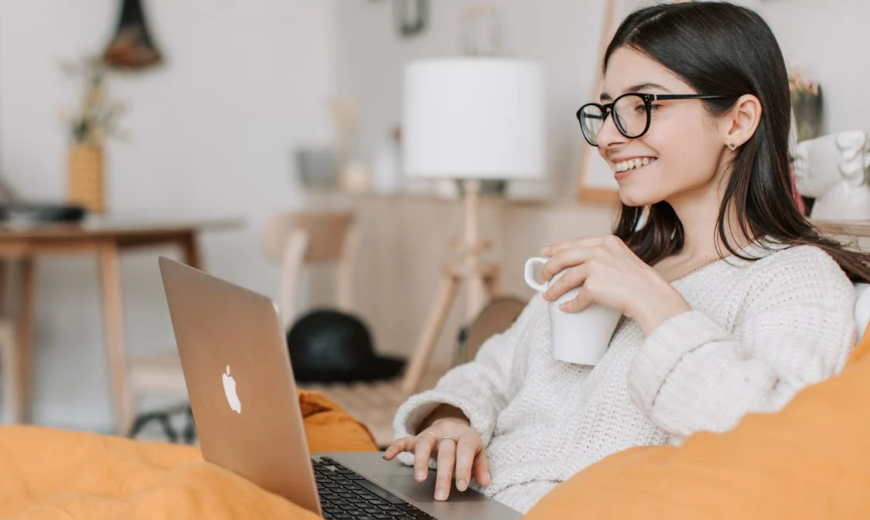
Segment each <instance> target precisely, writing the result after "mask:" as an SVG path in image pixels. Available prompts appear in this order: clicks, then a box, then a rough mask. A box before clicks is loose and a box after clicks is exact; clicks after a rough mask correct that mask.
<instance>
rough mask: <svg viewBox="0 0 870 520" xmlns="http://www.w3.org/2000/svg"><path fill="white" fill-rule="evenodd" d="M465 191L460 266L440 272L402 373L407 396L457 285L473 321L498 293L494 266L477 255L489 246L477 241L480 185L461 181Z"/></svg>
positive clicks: (420, 373)
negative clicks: (463, 285)
mask: <svg viewBox="0 0 870 520" xmlns="http://www.w3.org/2000/svg"><path fill="white" fill-rule="evenodd" d="M463 188H464V190H465V236H464V240H463V243H462V247H461V249H460V252H461V257H462V260H461V262H460V263H456V264H448V265H446V266H445V267H444V269H443V275H442V278H441V284H440V286H439V288H438V292H437V294H436V296H435V301H434V303H433V306H432V309H431V311H430V313H429V317H428V319H427V320H426V324H425V326H424V327H423V331H422V333H421V335H420V338H419V340H418V341H417V346H416V348H415V349H414V354H413V355H412V356H411V360H410V362H409V364H408V368H407V370H406V372H405V379H404V381H403V382H402V390H403V391H404V392H405V393H406V394H407V395H410V394H412V393H413V392H414V391H416V389H417V386H418V385H419V384H420V380H421V379H422V378H423V374H424V373H425V371H426V366H427V365H428V364H429V361H430V359H431V357H432V352H433V350H434V349H435V344H436V343H437V341H438V338H439V337H440V336H441V333H442V330H443V328H444V322H445V321H447V316H448V315H449V313H450V308H451V306H452V305H453V303H454V301H455V299H456V294H457V292H458V290H459V285H460V284H461V283H463V282H464V283H465V285H466V287H465V289H466V316H467V319H468V321H469V322H471V321H473V320H474V318H475V317H476V316H477V314H478V313H479V312H480V311H481V309H482V308H483V306H484V304H485V302H484V299H485V298H486V297H487V296H488V297H489V298H492V297H494V296H495V295H496V294H497V293H498V286H497V283H498V271H499V266H498V265H497V264H492V263H488V264H483V263H481V261H480V254H481V252H482V251H484V250H486V249H487V248H488V244H487V243H484V242H481V241H480V240H479V239H478V206H479V203H480V197H479V195H480V181H476V180H466V181H463Z"/></svg>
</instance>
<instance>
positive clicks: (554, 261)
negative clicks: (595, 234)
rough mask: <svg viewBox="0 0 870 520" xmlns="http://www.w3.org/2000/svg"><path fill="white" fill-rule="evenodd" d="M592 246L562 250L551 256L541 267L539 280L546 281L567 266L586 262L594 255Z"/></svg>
mask: <svg viewBox="0 0 870 520" xmlns="http://www.w3.org/2000/svg"><path fill="white" fill-rule="evenodd" d="M596 254H597V253H596V250H595V249H594V248H588V247H587V248H579V249H578V248H575V249H569V250H568V251H563V252H561V253H558V254H556V255H555V256H553V257H551V258H550V260H548V261H547V263H546V264H544V267H542V268H541V280H543V281H545V282H546V281H548V280H549V279H550V278H552V277H553V276H554V275H556V274H558V273H560V272H562V271H563V270H564V269H566V268H568V267H574V266H577V265H582V264H583V263H585V262H588V261H589V260H591V259H592V258H594V257H595V255H596ZM562 278H564V276H563V277H562Z"/></svg>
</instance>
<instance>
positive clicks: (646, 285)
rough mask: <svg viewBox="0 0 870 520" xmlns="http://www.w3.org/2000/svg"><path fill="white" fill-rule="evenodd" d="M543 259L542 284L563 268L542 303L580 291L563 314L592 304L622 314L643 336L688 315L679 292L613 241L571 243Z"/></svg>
mask: <svg viewBox="0 0 870 520" xmlns="http://www.w3.org/2000/svg"><path fill="white" fill-rule="evenodd" d="M544 254H545V255H546V256H548V257H549V261H548V262H547V263H546V264H545V265H544V267H543V270H542V272H541V277H542V278H543V280H544V281H549V280H550V278H552V277H553V276H554V275H555V274H557V273H559V272H561V271H562V270H564V269H568V271H566V272H565V274H564V275H562V276H561V277H559V279H558V280H556V281H555V282H554V283H553V285H552V286H551V287H550V288H549V289H548V290H547V292H545V293H544V298H545V299H546V300H547V301H554V300H557V299H558V298H559V297H561V296H562V295H563V294H565V293H566V292H568V291H570V290H571V289H574V288H578V287H579V288H580V289H579V291H578V293H577V296H576V297H575V298H574V299H572V300H569V301H567V302H564V303H562V304H561V306H560V308H561V309H562V310H563V311H566V312H579V311H582V310H583V309H585V308H586V307H588V306H589V305H591V304H593V303H597V304H600V305H604V306H605V307H610V308H613V309H617V310H619V311H621V312H622V314H624V315H625V316H626V317H628V318H631V319H633V320H635V321H636V322H637V323H638V325H640V328H641V330H642V331H643V333H644V335H648V334H649V333H650V332H652V331H653V330H654V329H655V328H656V327H658V326H659V325H660V324H661V323H663V322H664V321H666V320H667V319H668V318H671V317H673V316H676V315H677V314H681V313H682V312H685V311H688V310H691V308H690V307H689V304H688V303H686V301H685V300H684V299H683V297H682V296H681V295H680V293H678V292H677V291H676V290H675V289H674V288H673V287H671V285H670V284H669V283H668V282H667V281H666V280H665V279H664V278H662V276H661V275H660V274H659V273H658V272H657V271H656V270H655V269H653V268H652V267H650V266H649V265H648V264H646V263H645V262H644V261H643V260H641V259H640V258H638V257H637V255H635V254H634V252H632V251H631V249H629V248H628V246H626V245H625V243H624V242H623V241H622V240H620V239H619V238H618V237H616V236H612V235H611V236H606V237H595V238H580V239H576V240H570V241H567V242H562V243H559V244H554V245H551V246H548V247H546V248H545V249H544Z"/></svg>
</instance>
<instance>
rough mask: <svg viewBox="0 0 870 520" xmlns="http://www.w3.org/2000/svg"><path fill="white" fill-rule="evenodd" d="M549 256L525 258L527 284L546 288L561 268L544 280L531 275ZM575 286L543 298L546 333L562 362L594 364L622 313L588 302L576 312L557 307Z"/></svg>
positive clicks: (572, 294)
mask: <svg viewBox="0 0 870 520" xmlns="http://www.w3.org/2000/svg"><path fill="white" fill-rule="evenodd" d="M548 260H549V259H548V258H543V257H532V258H529V259H528V260H526V266H525V272H524V275H525V279H526V283H527V284H529V287H531V288H532V289H535V290H537V291H541V292H543V291H546V290H547V289H548V288H549V287H550V286H552V285H553V283H554V282H555V281H556V280H557V279H558V278H559V277H560V276H562V275H563V274H565V271H562V272H560V273H557V274H556V275H555V276H553V277H552V278H550V280H549V281H548V282H547V283H542V282H539V281H538V280H536V279H535V266H536V265H538V264H540V265H544V264H546V263H547V261H548ZM579 290H580V289H579V288H575V289H571V290H570V291H568V292H566V293H565V294H563V295H562V296H561V297H560V298H559V299H557V300H555V301H551V302H547V305H548V308H549V311H550V334H551V343H552V349H553V357H554V358H555V359H557V360H559V361H564V362H566V363H577V364H581V365H596V364H598V362H599V361H601V358H602V357H604V354H605V353H606V352H607V346H608V345H609V344H610V338H611V337H612V336H613V332H614V331H615V330H616V325H617V323H619V318H620V317H621V316H622V313H620V312H619V311H617V310H615V309H611V308H610V307H605V306H603V305H597V304H592V305H590V306H589V307H587V308H585V309H583V310H582V311H580V312H565V311H563V310H562V309H560V308H559V305H560V304H561V303H563V302H566V301H568V300H571V299H573V298H574V297H575V296H577V292H578V291H579Z"/></svg>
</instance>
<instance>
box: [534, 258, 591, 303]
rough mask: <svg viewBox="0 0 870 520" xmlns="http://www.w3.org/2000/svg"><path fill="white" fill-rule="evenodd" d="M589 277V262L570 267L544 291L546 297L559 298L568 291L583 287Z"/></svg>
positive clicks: (549, 298)
mask: <svg viewBox="0 0 870 520" xmlns="http://www.w3.org/2000/svg"><path fill="white" fill-rule="evenodd" d="M588 277H589V264H580V265H579V266H577V267H574V268H573V269H569V270H568V271H565V274H563V275H562V276H560V277H559V278H558V279H557V280H556V281H555V282H553V284H552V285H551V286H550V288H549V289H547V291H546V292H545V293H544V299H545V300H547V301H554V300H558V299H559V298H561V297H562V295H564V294H565V293H566V292H568V291H570V290H572V289H576V288H578V287H582V286H583V284H584V283H585V282H586V278H588ZM563 310H564V309H563Z"/></svg>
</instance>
